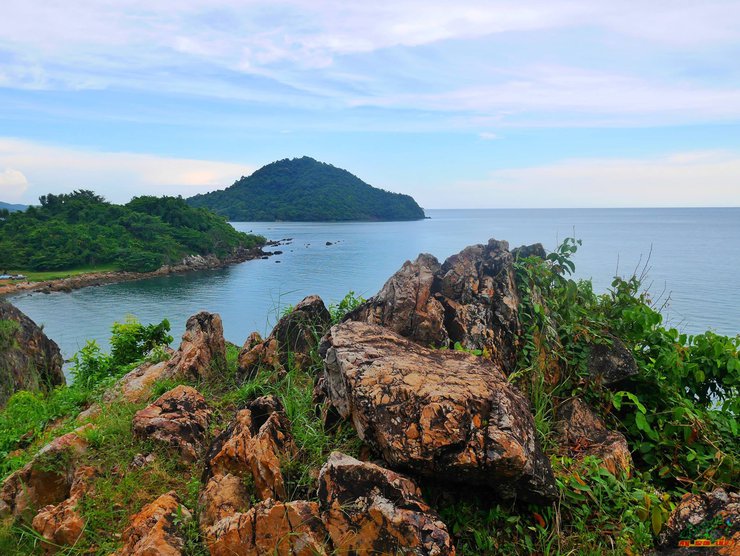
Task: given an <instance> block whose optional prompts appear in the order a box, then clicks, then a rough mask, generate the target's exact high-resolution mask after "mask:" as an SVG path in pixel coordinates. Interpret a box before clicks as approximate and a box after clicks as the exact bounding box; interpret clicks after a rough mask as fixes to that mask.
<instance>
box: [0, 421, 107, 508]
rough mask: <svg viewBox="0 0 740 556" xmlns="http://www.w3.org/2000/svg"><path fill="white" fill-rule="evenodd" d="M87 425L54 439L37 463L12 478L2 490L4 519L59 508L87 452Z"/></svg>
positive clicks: (35, 458) (0, 500) (27, 466)
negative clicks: (77, 463) (50, 506)
mask: <svg viewBox="0 0 740 556" xmlns="http://www.w3.org/2000/svg"><path fill="white" fill-rule="evenodd" d="M92 427H93V425H90V424H88V425H84V426H82V427H80V428H78V429H76V430H74V431H73V432H70V433H67V434H65V435H63V436H60V437H59V438H56V439H54V440H53V441H51V442H50V443H49V444H47V445H46V446H44V447H43V448H42V449H41V450H39V452H38V453H37V454H36V455H35V456H34V458H33V460H31V461H30V462H28V463H27V464H26V465H25V466H24V467H22V468H21V469H19V470H18V471H16V472H15V473H13V474H12V475H10V476H9V477H8V478H7V479H6V480H5V482H4V483H3V487H2V490H1V491H0V516H3V515H7V514H12V515H14V516H24V517H27V518H29V519H30V518H31V517H32V516H33V515H35V514H36V510H38V509H39V508H42V507H44V506H49V505H52V506H54V505H57V504H59V503H60V502H62V501H63V500H65V499H66V498H67V497H68V496H69V493H70V489H71V487H72V482H73V479H74V469H75V466H76V462H77V459H78V458H79V456H80V455H81V454H82V453H84V452H85V450H86V449H87V440H85V438H84V436H83V434H84V432H85V431H86V430H88V429H90V428H92Z"/></svg>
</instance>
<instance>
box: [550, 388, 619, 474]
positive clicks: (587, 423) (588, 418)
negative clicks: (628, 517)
mask: <svg viewBox="0 0 740 556" xmlns="http://www.w3.org/2000/svg"><path fill="white" fill-rule="evenodd" d="M557 418H558V421H557V423H556V430H557V432H558V435H559V436H560V440H561V444H562V445H564V446H567V447H568V449H569V451H570V453H571V455H573V456H575V457H577V458H581V457H584V456H595V457H596V458H598V459H600V460H601V464H602V466H603V467H604V469H606V470H607V471H609V472H610V473H611V474H612V475H616V476H619V475H626V476H629V475H630V470H631V469H632V455H631V454H630V450H629V446H628V445H627V439H626V438H625V437H624V435H622V433H620V432H617V431H610V430H608V429H607V428H606V425H605V424H604V421H602V420H601V419H600V418H599V417H598V416H597V415H596V414H595V413H594V412H593V411H592V410H591V408H590V407H588V405H586V404H585V403H584V402H583V401H581V400H579V399H578V398H573V399H571V400H568V401H567V402H565V403H563V404H562V405H561V406H560V407H559V408H558V410H557Z"/></svg>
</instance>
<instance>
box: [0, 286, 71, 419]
mask: <svg viewBox="0 0 740 556" xmlns="http://www.w3.org/2000/svg"><path fill="white" fill-rule="evenodd" d="M62 362H63V361H62V355H61V352H60V351H59V346H57V344H56V343H54V342H53V341H52V340H50V339H49V338H47V337H46V334H44V332H43V330H42V329H41V328H39V327H38V326H37V325H36V323H35V322H33V321H32V320H31V319H29V318H28V317H27V316H26V315H24V314H23V313H22V312H21V311H20V310H18V309H17V308H16V307H14V306H13V305H11V304H10V303H8V302H7V301H2V300H0V408H2V407H3V406H5V402H6V401H7V400H8V398H9V397H10V396H12V395H13V393H14V392H17V391H18V390H31V391H39V390H48V389H50V388H53V387H54V386H57V385H59V384H64V383H65V381H64V373H63V372H62Z"/></svg>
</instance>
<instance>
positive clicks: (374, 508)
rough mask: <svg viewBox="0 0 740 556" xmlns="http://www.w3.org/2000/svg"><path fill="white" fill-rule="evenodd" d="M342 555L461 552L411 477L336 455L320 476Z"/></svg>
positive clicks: (328, 520)
mask: <svg viewBox="0 0 740 556" xmlns="http://www.w3.org/2000/svg"><path fill="white" fill-rule="evenodd" d="M319 499H320V500H321V510H322V518H323V520H324V524H325V525H326V529H327V531H328V533H329V536H330V537H331V542H332V545H333V547H334V551H335V553H337V554H418V555H439V556H442V555H451V554H455V549H454V547H453V544H452V539H451V538H450V535H449V533H448V532H447V527H446V526H445V524H444V523H442V521H441V520H440V518H439V516H437V515H436V513H434V512H433V511H432V510H431V509H430V507H429V506H428V505H427V504H426V503H425V502H424V501H423V500H422V498H421V491H420V490H419V488H418V487H417V486H416V485H415V484H414V483H413V482H412V481H411V480H410V479H407V478H406V477H403V476H401V475H399V474H397V473H394V472H393V471H389V470H387V469H383V468H382V467H379V466H377V465H374V464H372V463H363V462H361V461H358V460H356V459H354V458H351V457H349V456H346V455H344V454H340V453H338V452H334V453H332V454H331V456H330V457H329V461H328V462H327V463H326V465H324V467H323V468H322V469H321V473H320V475H319Z"/></svg>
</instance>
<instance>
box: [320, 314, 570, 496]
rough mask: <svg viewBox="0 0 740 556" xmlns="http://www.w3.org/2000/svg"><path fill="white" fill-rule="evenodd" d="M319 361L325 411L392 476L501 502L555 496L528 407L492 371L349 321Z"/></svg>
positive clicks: (477, 360)
mask: <svg viewBox="0 0 740 556" xmlns="http://www.w3.org/2000/svg"><path fill="white" fill-rule="evenodd" d="M321 353H322V354H323V356H324V363H325V389H326V391H327V394H328V398H329V400H330V402H331V403H332V405H333V406H334V407H335V408H336V409H337V411H338V412H339V414H340V415H341V416H342V417H344V418H349V419H351V420H352V422H353V424H354V426H355V428H356V429H357V432H358V434H359V436H360V437H361V438H362V439H363V440H365V441H366V442H367V443H368V444H370V445H371V446H372V447H373V448H375V450H376V451H377V452H378V453H380V454H382V456H383V458H384V460H385V461H386V462H387V463H388V464H389V465H390V466H391V467H393V468H400V469H410V470H413V471H415V472H417V473H419V474H422V475H427V476H431V477H435V478H438V479H443V480H450V481H461V482H466V483H472V484H481V485H488V486H490V487H492V488H493V489H495V490H496V491H497V492H498V493H499V494H500V495H502V496H504V497H517V498H521V499H525V500H533V501H540V500H542V499H549V498H552V497H554V496H555V494H556V489H555V479H554V477H553V474H552V470H551V468H550V463H549V461H548V459H547V458H546V457H545V455H544V454H543V453H542V450H541V449H540V446H539V444H538V442H537V435H536V431H535V427H534V420H533V418H532V414H531V412H530V408H529V403H528V402H527V400H526V398H525V397H524V396H522V395H521V394H520V393H519V392H518V391H517V389H516V388H515V387H513V386H512V385H511V384H509V383H508V382H507V381H506V378H505V376H504V375H503V373H502V372H501V370H500V369H498V368H497V367H496V366H495V365H494V363H493V362H491V361H489V360H486V359H483V358H481V357H476V356H473V355H470V354H467V353H463V352H456V351H448V350H445V351H442V350H434V349H428V348H424V347H422V346H420V345H418V344H415V343H413V342H411V341H409V340H407V339H405V338H404V337H402V336H400V335H398V334H396V333H394V332H392V331H390V330H388V329H387V328H383V327H380V326H375V325H371V324H366V323H362V322H351V321H350V322H345V323H343V324H340V325H337V326H334V327H333V328H332V329H331V331H330V333H329V334H327V336H326V337H325V339H324V342H323V344H322V346H321Z"/></svg>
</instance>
